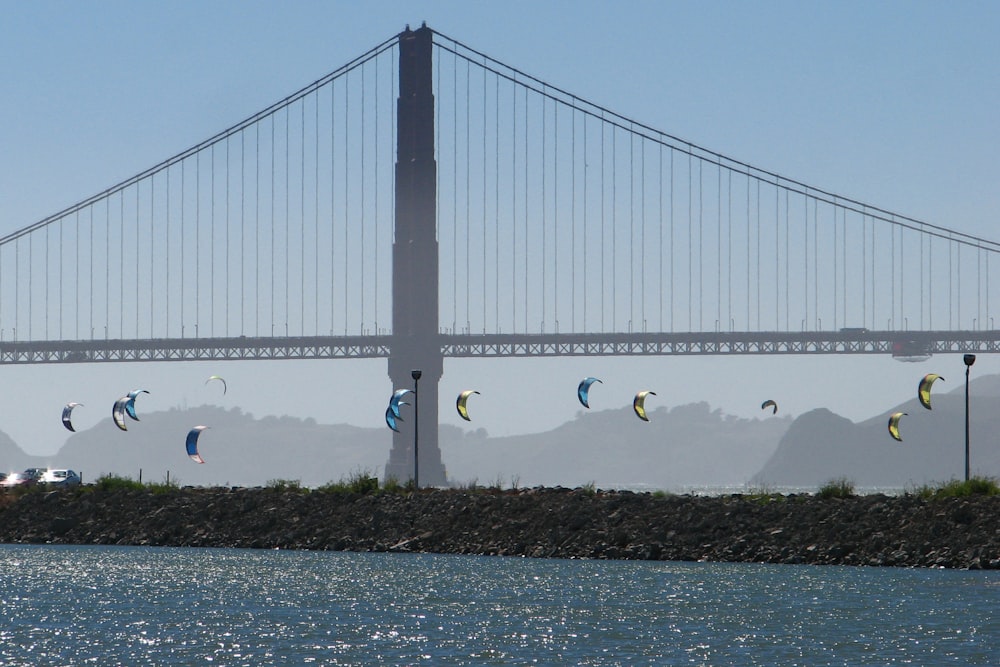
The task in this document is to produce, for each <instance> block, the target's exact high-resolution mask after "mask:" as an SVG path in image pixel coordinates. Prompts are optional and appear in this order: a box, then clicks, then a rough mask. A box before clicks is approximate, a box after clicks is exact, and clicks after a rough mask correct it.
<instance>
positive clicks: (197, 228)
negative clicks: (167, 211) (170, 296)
mask: <svg viewBox="0 0 1000 667" xmlns="http://www.w3.org/2000/svg"><path fill="white" fill-rule="evenodd" d="M194 183H195V188H194V190H195V192H194V200H195V207H194V234H195V244H194V332H195V337H196V338H197V337H199V335H200V334H199V331H198V325H199V324H200V322H201V152H199V153H198V154H197V155H196V161H195V176H194Z"/></svg>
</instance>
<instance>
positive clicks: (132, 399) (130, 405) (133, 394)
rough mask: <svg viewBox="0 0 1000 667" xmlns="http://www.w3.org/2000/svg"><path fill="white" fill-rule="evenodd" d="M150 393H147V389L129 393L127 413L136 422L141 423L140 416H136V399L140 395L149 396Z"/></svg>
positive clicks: (126, 405) (126, 406)
mask: <svg viewBox="0 0 1000 667" xmlns="http://www.w3.org/2000/svg"><path fill="white" fill-rule="evenodd" d="M148 393H149V392H148V391H146V390H145V389H136V390H135V391H130V392H129V393H128V396H126V397H125V398H127V399H128V401H127V402H126V403H125V413H126V414H127V415H128V416H129V417H131V418H132V419H134V420H135V421H139V415H137V414H135V397H136V396H138V395H139V394H148Z"/></svg>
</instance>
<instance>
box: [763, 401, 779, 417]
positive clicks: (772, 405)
mask: <svg viewBox="0 0 1000 667" xmlns="http://www.w3.org/2000/svg"><path fill="white" fill-rule="evenodd" d="M768 408H772V410H771V414H772V415H776V414H778V404H777V403H775V402H774V401H772V400H771V399H767V400H766V401H764V402H763V403H761V404H760V409H761V410H767V409H768Z"/></svg>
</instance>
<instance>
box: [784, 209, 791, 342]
mask: <svg viewBox="0 0 1000 667" xmlns="http://www.w3.org/2000/svg"><path fill="white" fill-rule="evenodd" d="M790 226H791V202H790V201H789V197H788V190H787V189H785V331H790V330H791V322H790V317H791V311H792V299H791V296H790V293H791V291H792V289H791V275H790V265H791V254H792V245H791V239H790V237H789V227H790Z"/></svg>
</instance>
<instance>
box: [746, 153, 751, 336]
mask: <svg viewBox="0 0 1000 667" xmlns="http://www.w3.org/2000/svg"><path fill="white" fill-rule="evenodd" d="M750 183H751V181H750V167H747V283H746V284H747V320H746V330H747V331H750V329H751V326H750V246H751V245H753V244H752V243H750V233H751V231H752V230H751V229H750Z"/></svg>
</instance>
